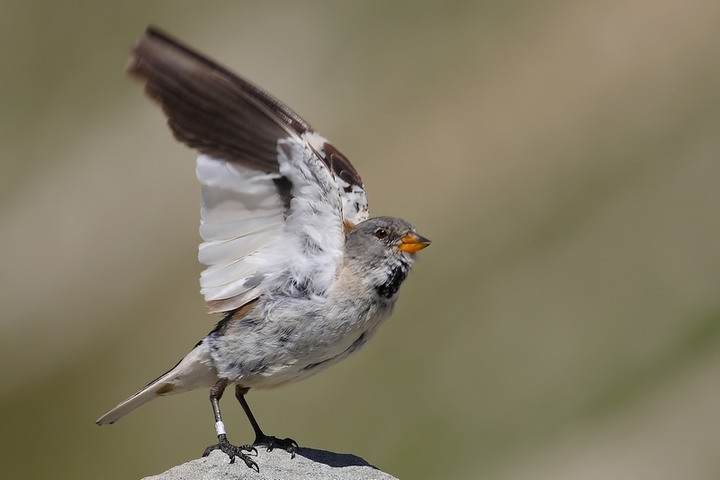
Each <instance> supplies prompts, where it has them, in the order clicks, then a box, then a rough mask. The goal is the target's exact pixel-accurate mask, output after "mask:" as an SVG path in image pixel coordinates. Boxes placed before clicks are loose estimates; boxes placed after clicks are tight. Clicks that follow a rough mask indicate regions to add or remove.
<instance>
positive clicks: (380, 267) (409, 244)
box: [345, 217, 430, 298]
mask: <svg viewBox="0 0 720 480" xmlns="http://www.w3.org/2000/svg"><path fill="white" fill-rule="evenodd" d="M428 245H430V240H428V239H427V238H425V237H423V236H421V235H419V234H418V233H417V232H416V231H415V227H413V226H412V225H410V224H409V223H408V222H406V221H405V220H402V219H400V218H394V217H376V218H371V219H369V220H365V221H364V222H361V223H359V224H357V225H356V226H355V228H353V229H352V230H351V231H350V233H348V235H347V239H346V241H345V258H346V259H347V261H348V264H349V265H350V266H351V267H353V268H354V269H355V270H356V271H357V272H358V273H359V274H360V275H362V276H363V277H365V278H366V279H368V280H370V282H371V283H372V284H373V286H374V288H375V290H376V291H377V293H378V294H379V295H380V296H382V297H385V298H392V297H393V296H394V295H395V294H396V293H397V291H398V289H399V288H400V285H401V284H402V282H403V280H405V277H406V276H407V274H408V273H409V272H410V267H412V264H413V262H414V261H415V252H417V251H419V250H422V249H423V248H425V247H427V246H428Z"/></svg>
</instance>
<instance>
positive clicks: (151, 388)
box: [95, 342, 217, 425]
mask: <svg viewBox="0 0 720 480" xmlns="http://www.w3.org/2000/svg"><path fill="white" fill-rule="evenodd" d="M216 381H217V371H216V370H215V368H214V367H213V366H212V360H211V358H210V352H209V349H208V348H207V346H206V345H205V343H204V342H201V343H199V344H198V345H197V346H196V347H195V348H194V349H193V350H192V351H191V352H190V353H188V354H187V355H186V356H185V358H183V359H182V360H180V362H179V363H178V364H177V365H175V367H173V368H172V369H171V370H170V371H169V372H167V373H165V374H163V375H161V376H160V377H158V378H157V379H155V380H153V381H152V382H150V383H149V384H148V385H147V386H146V387H145V388H143V389H142V390H140V391H139V392H137V393H135V394H134V395H132V396H131V397H129V398H127V399H125V400H123V401H122V402H120V403H119V404H118V405H117V406H116V407H115V408H113V409H112V410H110V411H109V412H107V413H105V414H104V415H103V416H102V417H100V418H98V419H97V421H96V422H95V423H97V424H98V425H105V424H109V423H115V422H116V421H118V420H120V419H121V418H122V417H124V416H125V415H127V414H128V413H130V412H132V411H133V410H135V409H136V408H138V407H140V406H142V405H144V404H146V403H147V402H149V401H150V400H153V399H155V398H157V397H161V396H164V395H170V394H173V393H180V392H187V391H189V390H193V389H195V388H198V387H210V386H212V385H213V384H214V383H215V382H216Z"/></svg>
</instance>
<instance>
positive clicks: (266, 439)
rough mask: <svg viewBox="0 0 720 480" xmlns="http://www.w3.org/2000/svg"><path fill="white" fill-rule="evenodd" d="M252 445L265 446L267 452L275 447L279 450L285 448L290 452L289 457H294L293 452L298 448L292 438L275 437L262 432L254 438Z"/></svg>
mask: <svg viewBox="0 0 720 480" xmlns="http://www.w3.org/2000/svg"><path fill="white" fill-rule="evenodd" d="M253 446H255V447H266V448H267V450H268V452H271V451H273V450H274V449H276V448H278V449H280V450H285V451H286V452H288V453H289V454H290V458H295V452H296V451H297V449H298V448H300V447H298V444H297V442H296V441H295V440H293V439H292V438H277V437H273V436H270V435H264V434H263V435H260V436H257V437H256V438H255V442H253Z"/></svg>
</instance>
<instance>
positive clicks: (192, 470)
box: [143, 448, 397, 480]
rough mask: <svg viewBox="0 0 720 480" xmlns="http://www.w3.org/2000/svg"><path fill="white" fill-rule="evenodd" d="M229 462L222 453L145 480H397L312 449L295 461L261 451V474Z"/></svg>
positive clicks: (342, 456)
mask: <svg viewBox="0 0 720 480" xmlns="http://www.w3.org/2000/svg"><path fill="white" fill-rule="evenodd" d="M236 460H237V461H236V462H235V463H230V462H229V461H228V457H227V455H225V454H224V453H222V452H218V451H215V452H212V453H211V454H210V456H208V457H205V458H199V459H197V460H192V461H190V462H187V463H184V464H182V465H178V466H176V467H173V468H171V469H170V470H168V471H166V472H163V473H161V474H159V475H153V476H151V477H145V479H143V480H211V479H212V480H215V479H237V480H244V479H252V480H265V479H267V480H271V479H272V480H296V479H297V480H301V479H302V480H306V479H309V478H312V479H328V480H397V479H396V478H395V477H393V476H392V475H389V474H387V473H385V472H382V471H380V470H378V469H377V468H375V467H373V466H372V465H370V464H369V463H368V462H366V461H365V460H363V459H362V458H360V457H356V456H355V455H351V454H345V453H333V452H327V451H324V450H315V449H312V448H300V449H298V451H297V453H296V455H295V458H291V457H290V455H289V454H288V453H287V452H285V451H282V450H274V451H272V452H268V451H266V450H265V449H264V448H261V449H258V456H257V457H254V460H255V461H256V462H257V464H258V467H259V468H260V473H258V472H256V471H255V470H253V469H251V468H248V467H247V466H246V465H245V463H243V462H242V461H241V460H239V459H236Z"/></svg>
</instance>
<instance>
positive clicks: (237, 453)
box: [202, 435, 260, 473]
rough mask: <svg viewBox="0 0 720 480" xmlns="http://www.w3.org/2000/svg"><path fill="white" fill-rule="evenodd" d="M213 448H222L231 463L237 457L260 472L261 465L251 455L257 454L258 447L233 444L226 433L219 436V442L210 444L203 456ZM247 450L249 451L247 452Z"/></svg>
mask: <svg viewBox="0 0 720 480" xmlns="http://www.w3.org/2000/svg"><path fill="white" fill-rule="evenodd" d="M213 450H220V451H221V452H223V453H224V454H225V455H227V456H228V457H230V463H235V457H238V458H239V459H240V460H242V461H243V462H245V465H247V466H248V467H250V468H252V469H253V470H255V471H256V472H258V473H259V472H260V467H258V464H257V463H255V460H253V459H252V458H250V457H251V456H257V449H256V448H255V447H254V446H252V445H233V444H232V443H230V442H229V441H228V439H227V437H226V436H225V435H219V436H218V443H216V444H215V445H210V446H209V447H207V448H206V449H205V451H204V452H203V454H202V456H203V457H207V456H208V455H210V452H212V451H213ZM246 452H247V453H246Z"/></svg>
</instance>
